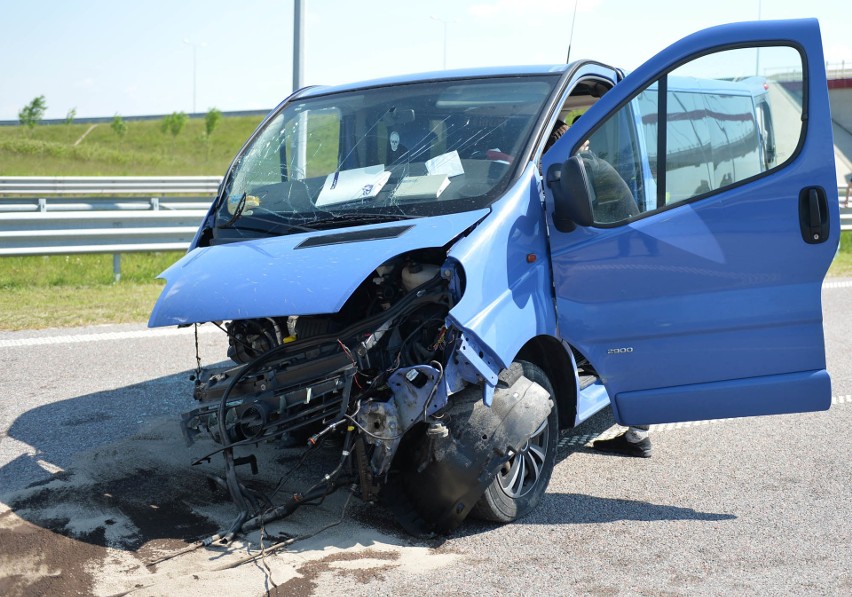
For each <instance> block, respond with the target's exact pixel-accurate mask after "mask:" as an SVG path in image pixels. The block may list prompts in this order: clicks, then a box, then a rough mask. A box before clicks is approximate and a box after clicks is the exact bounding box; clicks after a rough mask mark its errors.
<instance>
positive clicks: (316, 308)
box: [148, 209, 488, 328]
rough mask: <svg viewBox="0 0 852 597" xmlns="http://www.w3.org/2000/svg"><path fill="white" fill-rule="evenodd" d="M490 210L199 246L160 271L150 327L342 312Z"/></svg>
mask: <svg viewBox="0 0 852 597" xmlns="http://www.w3.org/2000/svg"><path fill="white" fill-rule="evenodd" d="M486 214H488V210H487V209H481V210H476V211H469V212H463V213H457V214H449V215H444V216H434V217H426V218H417V219H412V220H402V221H397V222H388V223H382V224H374V225H369V226H353V227H351V228H342V229H340V228H339V229H335V230H323V231H317V232H308V233H303V234H292V235H288V236H276V237H271V238H262V239H255V240H249V241H243V242H237V243H230V244H226V245H218V246H214V247H203V248H199V249H195V250H193V251H191V252H189V253H187V254H186V255H185V256H184V257H183V258H182V259H181V260H180V261H178V262H177V263H175V264H174V265H172V266H171V267H170V268H168V269H167V270H166V271H164V272H163V273H162V274H160V276H159V277H160V278H164V279H165V280H166V286H165V288H163V292H162V293H161V294H160V298H159V299H158V300H157V303H156V304H155V305H154V310H153V312H152V313H151V318H150V319H149V320H148V327H152V328H153V327H163V326H170V325H186V324H191V323H203V322H206V321H227V320H233V319H253V318H258V317H283V316H287V315H320V314H326V313H336V312H337V311H339V310H340V309H341V308H342V307H343V304H344V303H345V302H346V300H347V299H348V298H349V297H350V296H351V294H352V293H353V292H354V291H355V289H356V288H357V287H358V286H359V285H360V284H361V283H362V282H363V281H364V280H365V279H367V277H368V276H369V275H370V274H371V273H372V272H373V271H375V269H376V268H377V267H379V266H380V265H382V264H383V263H385V262H386V261H388V260H390V259H392V258H393V257H396V256H397V255H400V254H402V253H406V252H408V251H414V250H417V249H425V248H431V247H441V246H444V245H446V244H447V243H449V242H450V241H451V240H453V239H454V238H455V237H456V236H458V235H460V234H461V233H463V232H464V231H465V230H467V229H468V228H470V227H471V226H473V225H474V224H476V223H477V222H478V221H479V220H481V219H482V218H483V217H485V215H486Z"/></svg>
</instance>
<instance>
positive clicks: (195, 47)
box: [183, 39, 207, 114]
mask: <svg viewBox="0 0 852 597" xmlns="http://www.w3.org/2000/svg"><path fill="white" fill-rule="evenodd" d="M183 43H185V44H186V45H188V46H192V112H193V114H194V113H195V92H196V88H197V87H196V84H195V72H196V67H197V64H198V61H197V56H196V54H197V52H198V48H203V47H205V46H206V45H207V44H206V43H205V42H201V43H200V44H196V43H192V42H191V41H189V40H188V39H185V40H183Z"/></svg>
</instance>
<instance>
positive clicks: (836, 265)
mask: <svg viewBox="0 0 852 597" xmlns="http://www.w3.org/2000/svg"><path fill="white" fill-rule="evenodd" d="M828 275H829V276H852V230H847V231H846V232H841V233H840V250H839V251H838V252H837V256H836V257H835V258H834V261H833V262H832V263H831V268H830V269H829V270H828Z"/></svg>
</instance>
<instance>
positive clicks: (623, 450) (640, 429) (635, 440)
mask: <svg viewBox="0 0 852 597" xmlns="http://www.w3.org/2000/svg"><path fill="white" fill-rule="evenodd" d="M649 429H650V426H648V425H632V426H630V427H629V428H628V429H627V431H625V432H624V433H622V434H621V435H616V436H615V437H613V438H611V439H599V440H597V441H595V442H592V448H594V449H595V450H598V451H600V452H607V453H610V454H619V455H620V456H636V457H638V458H650V457H651V438H650V436H649V435H648V430H649Z"/></svg>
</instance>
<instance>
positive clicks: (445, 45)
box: [429, 15, 458, 70]
mask: <svg viewBox="0 0 852 597" xmlns="http://www.w3.org/2000/svg"><path fill="white" fill-rule="evenodd" d="M429 18H431V19H432V20H433V21H438V22H439V23H441V24H442V25H443V26H444V70H447V25H449V24H450V23H457V22H458V19H452V20H449V21H447V20H445V19H441V18H439V17H436V16H435V15H432V16H431V17H429Z"/></svg>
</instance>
